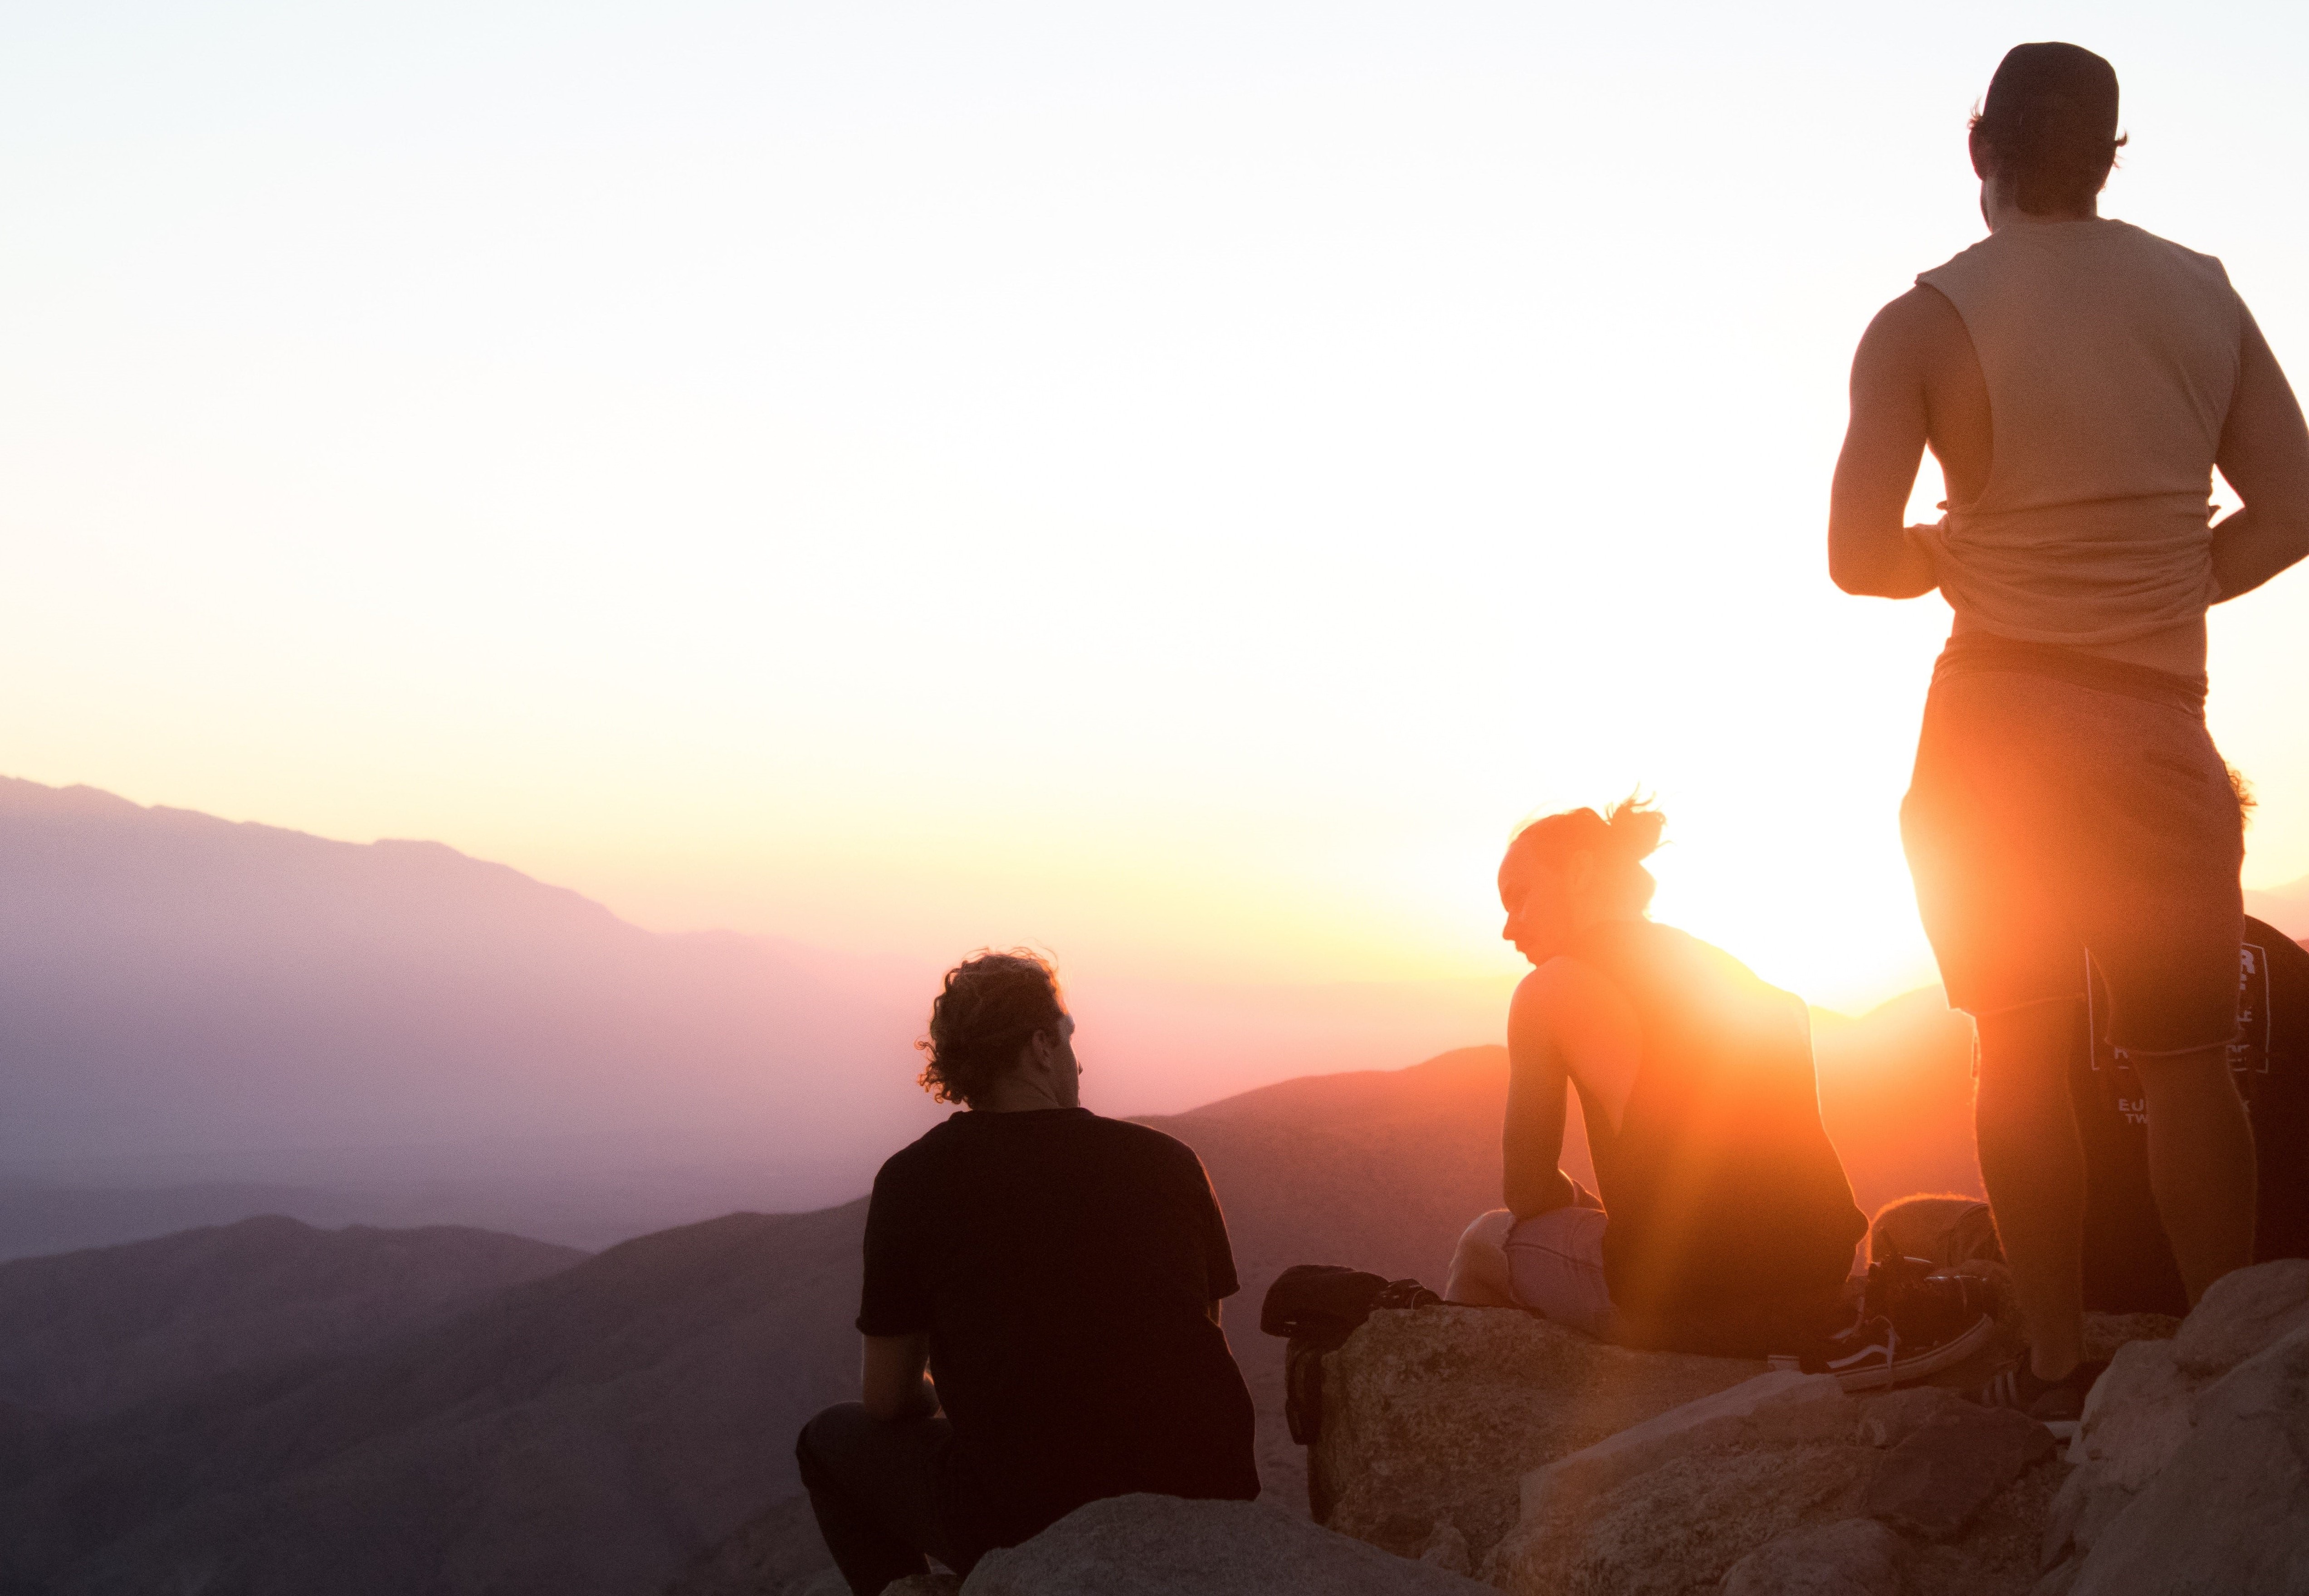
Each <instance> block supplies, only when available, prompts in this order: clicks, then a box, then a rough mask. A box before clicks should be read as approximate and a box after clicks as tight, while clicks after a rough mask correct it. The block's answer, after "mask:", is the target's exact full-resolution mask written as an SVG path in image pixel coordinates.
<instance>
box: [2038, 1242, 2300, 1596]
mask: <svg viewBox="0 0 2309 1596" xmlns="http://www.w3.org/2000/svg"><path fill="white" fill-rule="evenodd" d="M2264 1267H2267V1266H2266V1265H2264ZM2215 1289H2216V1290H2218V1287H2216V1288H2215ZM2205 1300H2206V1301H2207V1302H2210V1301H2211V1300H2212V1293H2211V1292H2207V1293H2206V1297H2205ZM2292 1320H2293V1316H2289V1315H2271V1316H2264V1317H2261V1318H2260V1319H2258V1320H2257V1322H2256V1323H2257V1326H2258V1327H2259V1328H2261V1329H2262V1330H2270V1329H2278V1328H2282V1327H2283V1325H2285V1324H2287V1323H2290V1322H2292ZM2184 1333H2185V1332H2184ZM2206 1340H2207V1344H2209V1345H2212V1346H2215V1347H2218V1350H2219V1354H2220V1355H2221V1356H2227V1355H2228V1354H2229V1353H2230V1352H2233V1351H2234V1350H2236V1349H2237V1348H2238V1346H2240V1345H2241V1343H2242V1340H2243V1337H2241V1336H2231V1335H2228V1334H2227V1333H2223V1334H2222V1335H2221V1336H2219V1337H2218V1339H2216V1338H2214V1337H2210V1336H2209V1337H2208V1338H2206ZM2184 1367H2185V1366H2184ZM2191 1420H2192V1422H2191V1424H2190V1427H2189V1430H2188V1433H2187V1435H2186V1436H2184V1438H2183V1439H2182V1441H2181V1443H2180V1445H2178V1446H2177V1447H2176V1448H2175V1449H2174V1451H2173V1453H2172V1454H2171V1456H2170V1458H2169V1459H2168V1460H2167V1461H2166V1464H2165V1466H2164V1467H2163V1468H2162V1469H2161V1470H2159V1471H2158V1473H2157V1475H2156V1477H2155V1478H2154V1479H2153V1480H2149V1483H2148V1484H2147V1485H2146V1486H2145V1487H2143V1488H2141V1489H2140V1492H2139V1493H2138V1494H2137V1495H2135V1496H2133V1497H2132V1498H2131V1499H2130V1500H2129V1501H2127V1502H2126V1503H2125V1505H2124V1509H2123V1512H2122V1513H2119V1514H2112V1515H2110V1516H2109V1517H2108V1518H2107V1520H2106V1523H2105V1525H2104V1526H2103V1530H2102V1532H2101V1533H2099V1534H2098V1535H2097V1536H2096V1538H2095V1540H2094V1542H2093V1545H2092V1548H2091V1550H2090V1552H2089V1554H2088V1556H2087V1557H2085V1558H2084V1561H2083V1564H2082V1566H2080V1568H2079V1569H2078V1570H2077V1572H2076V1574H2075V1577H2074V1581H2073V1583H2071V1584H2070V1586H2069V1592H2070V1596H2166V1593H2168V1592H2169V1593H2171V1596H2180V1593H2181V1592H2201V1591H2202V1592H2211V1591H2218V1592H2225V1593H2227V1596H2297V1593H2298V1592H2303V1591H2309V1324H2302V1325H2301V1327H2299V1328H2296V1329H2295V1330H2293V1331H2292V1333H2290V1334H2288V1335H2287V1336H2285V1338H2284V1339H2283V1340H2281V1341H2279V1342H2277V1343H2276V1344H2275V1345H2274V1346H2271V1347H2269V1348H2267V1349H2265V1350H2262V1351H2260V1352H2258V1353H2255V1354H2254V1355H2253V1356H2252V1357H2249V1358H2247V1359H2244V1361H2243V1362H2241V1363H2239V1364H2237V1365H2236V1367H2234V1368H2233V1369H2231V1370H2230V1371H2229V1372H2228V1373H2227V1374H2226V1375H2224V1376H2221V1378H2220V1379H2219V1380H2218V1381H2216V1382H2215V1383H2214V1384H2213V1385H2211V1387H2210V1389H2208V1390H2207V1391H2205V1392H2204V1393H2203V1394H2202V1395H2201V1397H2199V1398H2198V1399H2197V1401H2196V1402H2195V1403H2194V1404H2193V1405H2192V1411H2191Z"/></svg>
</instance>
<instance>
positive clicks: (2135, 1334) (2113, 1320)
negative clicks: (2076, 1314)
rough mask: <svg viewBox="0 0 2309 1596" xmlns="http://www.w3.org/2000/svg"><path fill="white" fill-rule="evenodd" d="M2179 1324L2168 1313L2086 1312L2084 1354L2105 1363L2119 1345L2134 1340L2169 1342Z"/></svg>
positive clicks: (2179, 1322)
mask: <svg viewBox="0 0 2309 1596" xmlns="http://www.w3.org/2000/svg"><path fill="white" fill-rule="evenodd" d="M2180 1328H2181V1321H2180V1320H2178V1319H2176V1318H2175V1317H2174V1316H2172V1315H2170V1314H2087V1315H2086V1316H2085V1341H2084V1346H2085V1358H2086V1359H2087V1361H2088V1362H2092V1363H2106V1362H2107V1361H2108V1360H2109V1359H2112V1358H2114V1357H2115V1356H2116V1351H2117V1349H2118V1348H2119V1347H2123V1346H2127V1345H2129V1344H2131V1343H2132V1342H2169V1341H2171V1340H2172V1339H2173V1336H2174V1333H2175V1332H2176V1331H2178V1330H2179V1329H2180Z"/></svg>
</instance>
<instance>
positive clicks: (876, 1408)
mask: <svg viewBox="0 0 2309 1596" xmlns="http://www.w3.org/2000/svg"><path fill="white" fill-rule="evenodd" d="M865 1341H866V1356H865V1360H864V1367H862V1368H861V1369H860V1376H859V1385H860V1401H862V1402H864V1403H865V1404H866V1411H867V1413H868V1414H869V1415H870V1416H871V1417H873V1418H876V1419H881V1420H883V1421H884V1422H886V1423H887V1422H892V1421H895V1420H897V1419H927V1418H929V1417H930V1415H931V1414H933V1413H935V1412H937V1411H938V1387H937V1386H935V1385H931V1384H930V1378H929V1375H928V1370H929V1368H930V1337H929V1336H927V1335H921V1334H916V1335H869V1336H868V1337H866V1338H865Z"/></svg>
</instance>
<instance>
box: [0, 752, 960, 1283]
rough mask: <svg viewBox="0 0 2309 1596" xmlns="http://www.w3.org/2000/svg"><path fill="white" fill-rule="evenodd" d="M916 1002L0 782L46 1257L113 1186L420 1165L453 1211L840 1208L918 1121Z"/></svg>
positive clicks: (365, 857) (380, 1174) (12, 1065)
mask: <svg viewBox="0 0 2309 1596" xmlns="http://www.w3.org/2000/svg"><path fill="white" fill-rule="evenodd" d="M921 1001H922V1000H921V993H920V991H918V990H915V989H914V988H913V986H912V984H911V983H908V982H905V981H902V980H895V979H886V977H885V976H884V975H883V974H882V973H881V972H878V971H876V970H875V968H874V967H872V966H871V965H870V964H869V963H868V962H865V961H842V960H838V959H833V958H829V957H826V956H824V955H819V954H816V953H812V952H811V951H810V950H808V949H804V948H801V947H800V946H799V945H788V944H783V943H778V942H774V941H772V940H769V939H765V938H759V937H747V936H734V935H726V934H711V935H696V936H657V935H654V934H652V933H650V932H646V931H643V930H641V929H639V928H637V927H634V926H631V925H627V924H626V923H625V922H624V921H621V920H619V919H618V918H617V917H616V916H614V915H612V914H611V913H610V911H609V910H606V909H604V908H602V907H601V905H600V904H598V903H593V902H588V901H587V900H585V899H584V898H582V897H579V896H578V895H577V894H576V893H571V892H567V891H565V890H563V889H561V888H558V887H552V886H547V885H545V884H541V883H539V882H536V881H533V880H531V879H530V878H529V877H527V876H523V875H521V874H520V873H519V872H517V871H515V870H511V869H508V868H506V867H504V866H501V865H491V864H485V863H482V862H481V861H480V860H476V859H471V858H466V857H464V856H463V855H462V854H459V853H457V852H455V851H454V850H451V849H448V848H445V847H443V846H441V845H440V844H438V843H433V842H393V841H385V842H376V843H371V844H367V845H357V844H353V843H346V842H333V841H324V840H322V839H320V838H316V837H310V836H306V835H304V834H302V833H296V832H289V831H282V830H280V829H278V828H275V827H271V826H263V825H254V824H231V823H228V822H225V821H221V820H217V819H214V818H212V817H210V816H207V815H197V814H193V813H191V812H188V811H186V810H179V809H166V808H149V809H148V808H143V807H138V806H136V805H134V804H131V803H128V802H127V801H125V800H124V799H121V798H114V797H111V796H110V795H108V794H105V793H101V792H98V791H95V790H94V789H89V788H69V789H52V788H47V787H41V786H39V785H37V784H35V783H32V782H29V781H9V780H5V779H0V1014H4V1015H5V1017H6V1018H5V1027H4V1031H0V1101H4V1102H5V1104H6V1105H7V1109H6V1112H5V1114H4V1115H0V1166H13V1169H12V1174H13V1176H14V1178H16V1179H17V1180H19V1181H20V1182H21V1181H22V1180H24V1179H28V1178H31V1177H32V1176H34V1175H36V1174H39V1173H42V1172H46V1173H47V1174H48V1181H47V1184H46V1186H44V1187H43V1188H42V1189H43V1191H44V1192H45V1197H44V1198H42V1199H40V1201H41V1203H43V1204H44V1206H45V1209H46V1210H47V1211H50V1212H52V1217H53V1219H54V1221H55V1223H56V1225H57V1226H58V1227H60V1233H59V1234H58V1235H57V1236H56V1238H53V1239H52V1240H51V1245H53V1244H54V1241H55V1240H62V1241H64V1242H65V1243H67V1244H68V1243H69V1241H70V1240H72V1239H76V1238H77V1237H75V1236H74V1225H75V1224H76V1223H82V1224H84V1221H85V1220H86V1217H87V1216H88V1215H89V1214H90V1213H91V1212H101V1210H102V1207H103V1203H105V1202H106V1201H111V1202H112V1203H113V1205H114V1207H115V1208H118V1207H119V1206H121V1204H120V1203H119V1202H118V1201H117V1199H105V1198H103V1197H102V1196H101V1195H99V1194H97V1193H94V1192H87V1193H86V1194H85V1195H86V1197H87V1201H85V1202H82V1203H80V1204H79V1205H78V1206H77V1207H75V1206H74V1203H73V1202H72V1201H71V1199H70V1196H69V1193H70V1191H71V1190H72V1188H75V1187H77V1188H89V1187H92V1186H106V1185H116V1186H127V1185H132V1184H133V1185H139V1186H159V1185H164V1184H166V1185H177V1186H195V1184H197V1185H201V1186H207V1185H213V1184H214V1183H216V1182H220V1181H222V1182H232V1183H247V1182H252V1181H255V1182H262V1183H265V1184H269V1185H272V1186H290V1187H307V1188H319V1187H326V1188H330V1189H331V1190H333V1191H337V1192H339V1193H342V1192H343V1191H345V1190H347V1189H353V1190H359V1189H361V1188H363V1187H373V1188H378V1189H385V1188H392V1189H394V1190H397V1191H399V1192H401V1193H402V1194H407V1193H408V1192H409V1191H410V1190H411V1188H412V1187H414V1186H420V1185H422V1184H424V1183H428V1182H429V1183H432V1184H434V1185H436V1186H446V1187H449V1188H457V1187H459V1186H463V1187H465V1188H469V1189H467V1190H466V1191H464V1192H463V1193H462V1194H461V1196H462V1199H463V1205H464V1212H461V1213H460V1214H459V1215H458V1217H461V1218H465V1219H478V1218H484V1217H494V1216H493V1215H489V1214H487V1213H486V1212H482V1211H485V1210H486V1209H487V1208H488V1206H489V1204H490V1203H496V1204H497V1206H499V1207H504V1206H505V1205H506V1195H507V1194H508V1193H511V1192H514V1191H515V1189H516V1188H518V1187H519V1186H521V1184H522V1183H523V1181H528V1182H530V1183H531V1184H532V1186H550V1185H556V1184H558V1186H562V1187H566V1186H570V1185H571V1184H572V1183H573V1182H586V1183H592V1184H594V1185H597V1186H605V1187H606V1186H615V1185H616V1184H617V1183H618V1181H620V1180H634V1181H638V1182H640V1183H641V1185H643V1186H644V1187H646V1186H649V1184H650V1182H651V1181H653V1180H655V1181H657V1182H658V1184H659V1185H660V1186H662V1185H663V1184H664V1177H663V1176H662V1171H664V1170H668V1169H673V1170H681V1171H688V1172H691V1173H690V1174H688V1175H687V1176H686V1177H685V1178H688V1179H690V1180H691V1182H692V1184H693V1185H696V1186H698V1187H699V1188H700V1189H699V1190H697V1191H694V1192H690V1193H688V1194H686V1195H684V1197H683V1200H681V1201H679V1202H674V1201H670V1200H669V1201H667V1202H661V1203H659V1206H658V1209H657V1212H665V1211H666V1209H667V1208H668V1207H669V1206H670V1207H671V1208H672V1209H673V1210H674V1211H675V1212H683V1213H686V1214H699V1213H703V1212H713V1211H714V1207H713V1206H704V1205H702V1204H704V1203H707V1202H709V1201H711V1202H714V1203H718V1206H720V1207H722V1208H727V1207H730V1206H733V1205H737V1204H738V1203H743V1202H745V1201H748V1200H750V1201H752V1202H754V1203H772V1204H775V1205H777V1206H782V1207H783V1206H792V1207H800V1206H806V1205H808V1204H809V1203H812V1202H813V1201H816V1202H824V1201H827V1200H830V1199H833V1198H835V1197H839V1196H843V1195H850V1194H852V1193H854V1192H856V1191H857V1190H859V1189H860V1183H861V1178H862V1177H861V1174H860V1170H861V1169H870V1168H871V1160H872V1158H873V1156H874V1153H875V1152H876V1150H878V1149H879V1148H882V1147H884V1146H886V1145H888V1144H889V1143H891V1142H893V1141H894V1140H903V1139H904V1136H906V1135H908V1134H912V1133H913V1132H914V1131H915V1130H917V1129H919V1128H920V1126H921V1125H923V1124H925V1123H927V1121H928V1119H929V1118H930V1113H929V1111H928V1105H927V1103H926V1102H925V1100H923V1098H922V1096H921V1093H920V1092H919V1091H915V1090H914V1088H913V1085H912V1068H911V1067H910V1061H911V1060H912V1052H911V1049H910V1047H909V1044H910V1042H911V1040H912V1037H913V1035H914V1034H915V1033H916V1031H918V1030H919V1029H920V1024H921V1014H920V1013H919V1012H918V1011H919V1008H920V1005H921ZM765 1155H766V1156H765ZM156 1172H161V1173H158V1174H157V1175H156ZM132 1176H133V1177H134V1178H133V1179H132V1178H129V1177H132ZM709 1177H710V1178H709ZM713 1181H718V1182H719V1185H718V1186H715V1185H713ZM709 1187H710V1189H707V1188H709ZM638 1196H639V1198H640V1201H639V1203H638V1207H639V1210H640V1212H644V1214H646V1213H649V1212H652V1210H651V1201H652V1200H653V1199H654V1198H657V1197H663V1196H665V1194H664V1193H662V1192H653V1191H650V1190H644V1191H642V1192H641V1193H639V1194H638ZM187 1200H188V1201H192V1202H195V1203H197V1201H198V1197H197V1194H196V1193H188V1194H187ZM321 1201H323V1202H324V1204H325V1202H326V1201H327V1199H326V1198H325V1197H323V1198H321ZM515 1206H516V1207H518V1203H516V1204H515ZM532 1206H533V1205H532ZM373 1207H374V1205H373ZM296 1211H297V1210H296V1209H295V1208H293V1207H292V1208H291V1209H290V1212H296ZM206 1217H213V1216H212V1215H210V1214H205V1213H197V1212H195V1213H194V1214H189V1215H187V1216H186V1219H195V1218H206ZM234 1217H238V1216H234ZM316 1217H322V1218H330V1217H334V1215H333V1214H329V1213H324V1214H318V1215H316ZM396 1217H398V1216H397V1215H396ZM409 1217H412V1218H415V1217H437V1215H430V1214H411V1215H410V1216H409ZM521 1217H523V1218H524V1219H526V1218H528V1217H529V1212H528V1210H526V1209H523V1210H521ZM182 1222H186V1220H180V1221H179V1223H182ZM655 1222H656V1223H659V1224H662V1223H664V1222H667V1221H666V1220H665V1219H664V1218H659V1219H657V1220H656V1221H655ZM7 1228H8V1227H7V1226H5V1225H0V1230H4V1229H7ZM625 1233H627V1234H630V1233H631V1227H629V1228H628V1229H627V1231H626V1232H625ZM6 1239H8V1238H6V1237H4V1236H0V1240H6ZM17 1243H18V1246H19V1247H37V1246H39V1245H40V1238H37V1237H24V1236H22V1235H21V1234H20V1236H19V1238H17Z"/></svg>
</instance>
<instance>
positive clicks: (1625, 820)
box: [1604, 793, 1667, 865]
mask: <svg viewBox="0 0 2309 1596" xmlns="http://www.w3.org/2000/svg"><path fill="white" fill-rule="evenodd" d="M1666 829H1667V816H1666V815H1663V814H1661V813H1660V812H1659V811H1658V810H1657V809H1656V808H1654V807H1652V805H1651V804H1650V802H1649V801H1648V800H1647V799H1644V798H1638V797H1637V796H1636V795H1635V794H1633V793H1630V794H1629V795H1628V796H1627V797H1626V798H1621V800H1620V801H1619V802H1618V803H1616V804H1613V806H1612V807H1610V808H1608V809H1606V810H1604V835H1605V836H1606V837H1607V838H1609V839H1610V841H1609V842H1608V844H1607V846H1608V847H1609V849H1610V850H1611V851H1612V852H1613V854H1615V855H1616V856H1618V857H1619V858H1623V859H1625V860H1626V861H1627V862H1628V863H1630V864H1631V865H1633V864H1640V863H1642V862H1643V861H1644V860H1645V859H1647V858H1651V856H1652V855H1653V853H1654V852H1656V850H1658V848H1659V845H1660V833H1662V832H1664V831H1665V830H1666Z"/></svg>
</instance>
